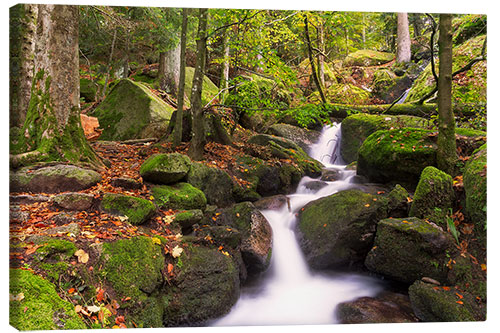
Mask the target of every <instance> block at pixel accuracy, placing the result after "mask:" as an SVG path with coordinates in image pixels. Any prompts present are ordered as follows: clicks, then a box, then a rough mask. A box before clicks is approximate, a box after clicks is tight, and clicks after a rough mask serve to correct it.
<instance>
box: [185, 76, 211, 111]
mask: <svg viewBox="0 0 500 333" xmlns="http://www.w3.org/2000/svg"><path fill="white" fill-rule="evenodd" d="M193 76H194V67H186V86H185V88H184V89H185V91H189V92H190V91H191V87H192V84H193ZM218 93H219V88H217V86H216V85H215V84H214V83H213V82H212V80H210V79H209V78H208V76H206V75H203V83H202V90H201V102H202V104H203V105H205V104H207V103H208V102H210V101H211V100H212V98H214V97H215V95H217V94H218ZM186 102H187V103H186V105H190V104H189V100H186Z"/></svg>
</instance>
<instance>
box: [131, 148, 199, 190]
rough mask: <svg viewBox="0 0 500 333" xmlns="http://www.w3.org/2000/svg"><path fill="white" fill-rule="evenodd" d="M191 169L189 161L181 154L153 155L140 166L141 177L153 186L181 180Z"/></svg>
mask: <svg viewBox="0 0 500 333" xmlns="http://www.w3.org/2000/svg"><path fill="white" fill-rule="evenodd" d="M190 169H191V159H190V158H189V157H188V156H186V155H183V154H179V153H172V154H155V155H153V156H150V157H149V158H148V159H147V160H146V161H144V163H143V164H142V165H141V168H140V170H139V173H140V174H141V177H142V178H143V179H144V180H145V181H147V182H150V183H153V184H166V185H168V184H173V183H176V182H178V181H180V180H183V179H184V178H185V177H186V175H187V174H188V172H189V170H190Z"/></svg>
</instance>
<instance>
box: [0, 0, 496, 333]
mask: <svg viewBox="0 0 500 333" xmlns="http://www.w3.org/2000/svg"><path fill="white" fill-rule="evenodd" d="M19 2H24V3H53V4H74V5H111V6H151V7H175V8H182V7H190V8H199V7H206V8H238V9H294V10H328V11H335V10H338V11H357V12H408V13H464V14H465V13H468V14H486V15H488V30H489V32H490V34H489V35H490V36H489V38H488V53H489V58H490V59H493V61H490V62H489V66H488V72H489V75H488V76H489V80H488V85H487V86H488V109H489V110H490V112H489V114H488V127H489V128H490V131H489V134H488V141H489V142H490V144H489V145H488V146H489V151H490V152H489V155H490V158H489V161H488V164H489V170H490V173H489V175H488V188H489V190H488V201H490V202H492V204H490V205H489V206H490V207H495V205H494V202H495V200H498V199H499V194H498V192H497V190H496V189H498V188H499V187H500V174H499V173H498V172H497V171H498V170H500V165H499V164H498V163H499V159H498V158H497V157H498V149H499V148H500V146H499V145H498V144H499V143H500V131H496V128H497V126H500V119H499V117H500V113H499V112H496V110H497V109H498V108H499V107H500V103H499V98H498V93H497V91H498V89H500V87H499V84H498V82H496V77H497V75H498V74H500V72H499V68H500V67H499V65H500V61H497V59H500V58H499V57H500V56H499V54H500V53H499V45H500V39H499V34H498V33H497V32H500V10H499V9H498V6H497V5H496V2H495V1H491V0H475V1H465V0H442V1H436V0H419V1H400V0H399V1H398V0H380V1H370V0H356V1H335V0H328V1H325V0H307V1H298V0H252V1H235V0H232V1H231V0H205V1H200V0H143V1H137V0H106V1H95V0H94V1H85V0H80V1H74V0H66V1H7V2H2V4H1V7H0V8H1V11H0V15H1V20H0V22H1V23H0V24H2V27H1V33H0V38H1V41H2V44H1V45H4V47H3V52H1V53H0V57H1V60H2V64H3V66H0V76H1V78H2V80H1V88H2V89H1V92H2V93H1V96H2V97H3V98H2V102H3V103H2V106H3V111H1V112H0V124H1V125H2V126H3V127H4V129H3V130H0V136H1V138H0V140H1V142H2V144H1V145H0V147H1V154H0V159H1V160H0V167H1V168H2V176H3V177H2V178H1V187H0V188H1V189H2V191H3V192H4V193H3V195H2V197H1V198H2V199H3V200H2V201H0V214H1V215H0V216H1V217H2V220H3V221H8V218H7V217H8V191H9V186H8V172H7V169H8V144H7V143H8V140H9V139H8V135H9V129H8V126H9V125H8V124H9V114H8V107H9V106H8V103H9V99H8V75H9V74H8V73H9V66H8V45H9V39H8V37H9V17H8V15H9V11H8V8H9V7H11V6H13V5H15V4H16V3H19ZM491 129H492V130H491ZM498 217H499V213H498V211H495V210H494V209H490V210H489V211H488V219H489V220H490V221H496V220H497V218H498ZM488 227H489V228H488V234H489V236H488V240H489V242H488V253H489V254H490V255H489V257H488V281H489V283H488V294H489V295H488V296H489V299H490V302H489V304H488V314H487V316H488V317H487V318H488V319H487V321H486V322H477V323H466V324H464V323H446V324H443V323H441V324H426V325H425V327H423V326H422V324H420V325H419V324H404V327H401V325H394V324H388V325H385V324H383V325H370V326H369V330H370V332H384V333H385V332H392V331H394V332H396V331H398V332H399V331H401V329H402V328H403V329H405V330H407V331H410V332H417V331H418V332H421V331H422V329H431V330H433V329H447V330H453V332H466V331H467V332H470V331H471V330H475V329H480V330H482V332H489V331H493V329H494V327H498V326H497V324H498V323H499V322H500V316H499V315H500V304H499V301H498V299H499V297H498V296H499V295H500V293H499V292H500V288H499V285H498V283H497V281H499V279H500V274H499V267H500V265H499V262H498V257H496V256H497V253H500V249H499V248H498V247H499V245H500V244H499V242H496V241H495V239H496V237H495V235H497V234H498V233H499V232H500V226H499V225H498V224H495V223H491V224H490V225H489V226H488ZM3 228H4V229H3V230H4V232H3V233H2V236H1V237H2V240H3V241H2V242H0V244H1V249H2V251H1V252H0V265H1V266H0V267H1V272H0V281H1V284H0V285H1V289H0V290H1V291H0V323H1V324H0V326H1V327H2V328H3V329H4V330H2V331H6V332H14V331H16V330H15V329H14V328H12V327H10V326H8V297H7V293H8V288H7V285H8V257H7V253H8V223H6V222H5V223H4V224H3ZM443 325H445V326H443ZM353 326H356V327H353ZM366 328H367V327H366V325H339V326H336V327H335V330H336V332H346V331H348V332H360V331H361V330H363V329H366ZM255 329H258V328H256V327H238V328H236V331H237V332H245V333H246V332H250V330H251V331H252V332H253V331H254V330H255ZM271 329H272V330H273V332H275V331H276V330H277V331H278V332H285V331H286V332H291V333H295V332H299V331H303V330H304V329H306V330H312V331H313V332H327V331H328V332H331V330H332V327H331V326H330V327H329V326H313V327H310V328H307V327H303V326H295V327H279V328H270V327H268V328H266V330H271ZM168 330H169V331H172V330H173V331H174V333H177V331H179V332H180V330H182V332H186V330H188V332H189V333H190V332H191V331H193V332H194V331H195V330H197V331H199V330H200V329H199V328H198V329H197V328H182V329H181V328H168ZM202 330H203V331H204V332H209V331H212V332H215V330H217V332H220V330H222V331H224V330H225V331H226V332H229V330H231V332H233V331H234V330H235V328H232V327H225V328H203V329H202ZM136 331H137V332H145V331H144V330H143V329H139V330H137V329H135V330H134V332H136ZM155 331H158V329H156V330H155Z"/></svg>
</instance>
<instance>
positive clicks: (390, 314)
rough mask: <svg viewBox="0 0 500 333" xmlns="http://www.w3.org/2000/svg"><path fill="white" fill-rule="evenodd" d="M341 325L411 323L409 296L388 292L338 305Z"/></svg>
mask: <svg viewBox="0 0 500 333" xmlns="http://www.w3.org/2000/svg"><path fill="white" fill-rule="evenodd" d="M335 314H336V316H337V318H338V320H339V321H340V323H341V324H375V323H411V322H416V321H417V318H416V317H415V315H414V314H413V309H412V308H411V304H410V300H409V298H408V296H406V295H403V294H396V293H390V292H386V293H384V294H382V295H380V296H378V297H360V298H358V299H355V300H354V301H348V302H343V303H340V304H339V305H337V308H336V309H335Z"/></svg>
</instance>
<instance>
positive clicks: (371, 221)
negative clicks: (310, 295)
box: [296, 190, 387, 269]
mask: <svg viewBox="0 0 500 333" xmlns="http://www.w3.org/2000/svg"><path fill="white" fill-rule="evenodd" d="M385 217H387V201H386V200H385V199H384V198H383V197H379V196H374V195H371V194H368V193H364V192H362V191H360V190H347V191H342V192H338V193H336V194H333V195H331V196H328V197H324V198H321V199H318V200H315V201H312V202H310V203H308V204H307V205H306V206H304V208H302V209H301V211H300V213H299V221H298V223H297V226H296V231H297V237H298V240H299V244H300V247H301V249H302V251H303V252H304V255H305V259H306V261H307V262H308V264H309V265H310V266H311V267H312V268H316V269H321V268H328V267H341V266H347V265H349V264H351V263H355V262H359V261H362V260H363V259H364V257H365V255H366V254H367V253H368V251H369V250H370V248H371V247H372V244H373V239H374V236H375V229H376V225H377V222H378V221H379V220H380V219H381V218H385Z"/></svg>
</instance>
